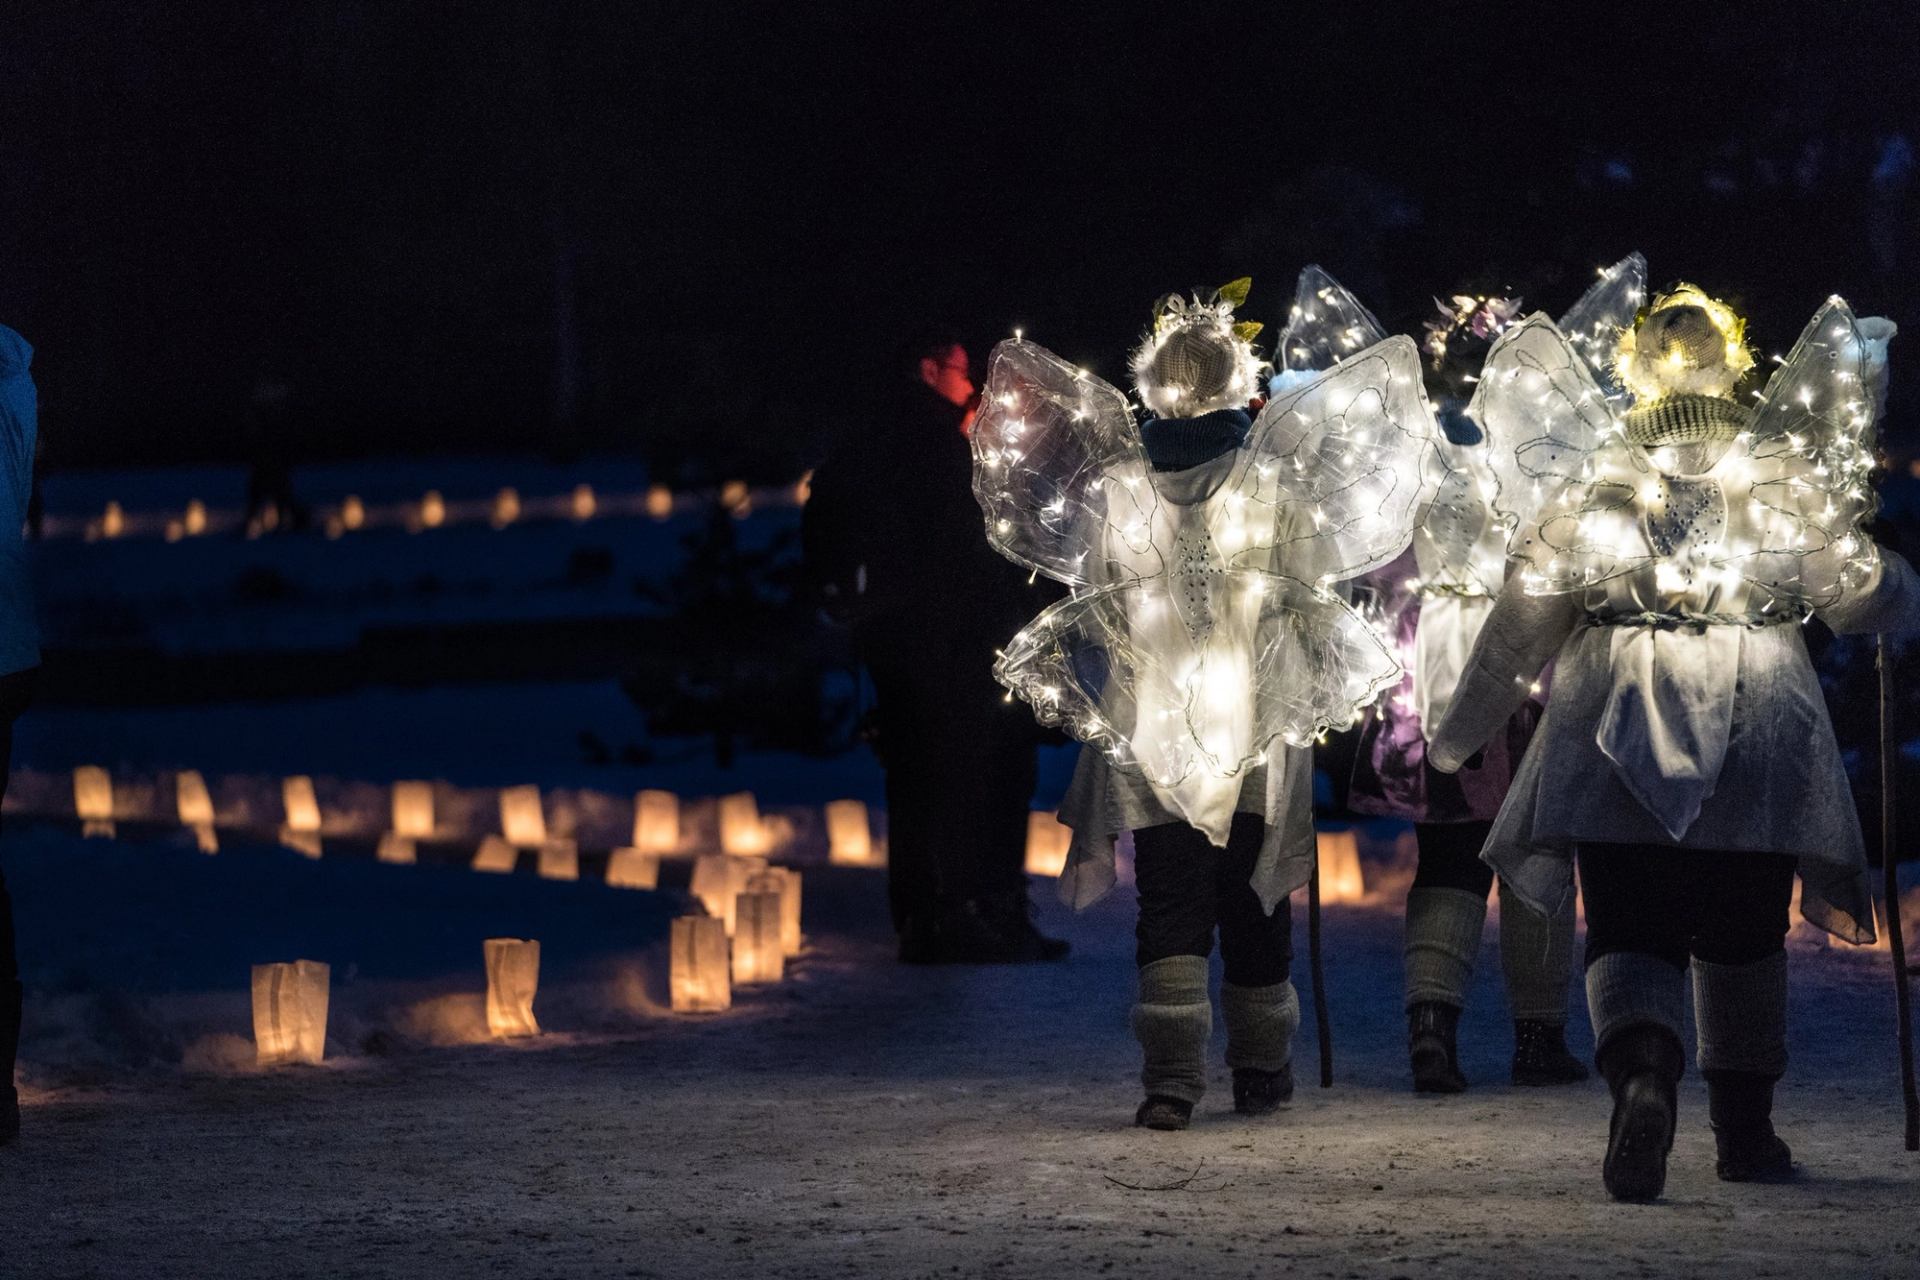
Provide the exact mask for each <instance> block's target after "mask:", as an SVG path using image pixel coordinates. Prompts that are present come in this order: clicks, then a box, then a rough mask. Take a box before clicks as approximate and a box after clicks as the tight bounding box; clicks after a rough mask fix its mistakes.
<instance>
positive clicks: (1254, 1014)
mask: <svg viewBox="0 0 1920 1280" xmlns="http://www.w3.org/2000/svg"><path fill="white" fill-rule="evenodd" d="M1220 1012H1221V1014H1222V1016H1224V1017H1225V1019H1226V1022H1227V1066H1228V1067H1230V1068H1232V1069H1233V1070H1236V1071H1237V1070H1239V1069H1240V1068H1241V1067H1257V1068H1258V1069H1260V1070H1261V1071H1278V1070H1280V1068H1282V1067H1284V1066H1286V1065H1287V1064H1288V1063H1289V1062H1291V1061H1293V1033H1294V1032H1295V1031H1298V1030H1299V1029H1300V996H1299V994H1298V993H1297V992H1295V991H1294V989H1293V984H1292V983H1291V982H1276V983H1274V984H1273V985H1272V986H1270V987H1236V986H1234V985H1233V984H1232V983H1231V982H1223V983H1221V984H1220Z"/></svg>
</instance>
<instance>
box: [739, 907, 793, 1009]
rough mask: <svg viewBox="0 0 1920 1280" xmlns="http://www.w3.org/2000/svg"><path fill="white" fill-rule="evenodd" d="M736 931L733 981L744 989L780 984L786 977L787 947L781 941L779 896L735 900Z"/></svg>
mask: <svg viewBox="0 0 1920 1280" xmlns="http://www.w3.org/2000/svg"><path fill="white" fill-rule="evenodd" d="M736 902H737V906H736V907H735V910H734V918H735V925H734V930H733V980H734V982H735V983H737V984H739V985H741V986H747V985H750V984H752V983H758V982H778V981H780V979H781V978H783V977H785V976H786V954H787V952H786V947H785V946H784V945H783V944H782V942H781V938H780V920H781V915H782V912H781V909H780V894H779V893H778V892H769V893H743V894H741V895H740V896H739V898H738V899H736Z"/></svg>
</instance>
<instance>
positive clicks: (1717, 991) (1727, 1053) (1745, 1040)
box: [1693, 951, 1787, 1079]
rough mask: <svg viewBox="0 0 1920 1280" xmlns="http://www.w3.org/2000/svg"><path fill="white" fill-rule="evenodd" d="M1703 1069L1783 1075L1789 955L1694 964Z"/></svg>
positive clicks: (1784, 1066) (1696, 961)
mask: <svg viewBox="0 0 1920 1280" xmlns="http://www.w3.org/2000/svg"><path fill="white" fill-rule="evenodd" d="M1693 1020H1694V1022H1695V1024H1696V1026H1697V1029H1698V1031H1699V1033H1700V1039H1699V1056H1700V1070H1701V1071H1703V1072H1705V1071H1749V1072H1752V1073H1753V1074H1755V1075H1762V1076H1772V1077H1774V1078H1776V1079H1777V1078H1779V1076H1780V1075H1781V1074H1782V1073H1784V1072H1785V1071H1786V1069H1787V954H1786V952H1784V951H1781V952H1776V953H1774V954H1773V955H1770V956H1768V957H1767V958H1766V959H1765V960H1756V961H1754V962H1753V963H1752V964H1712V963H1710V962H1708V961H1705V960H1695V961H1694V962H1693Z"/></svg>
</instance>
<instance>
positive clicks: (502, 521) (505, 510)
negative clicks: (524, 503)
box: [491, 486, 520, 529]
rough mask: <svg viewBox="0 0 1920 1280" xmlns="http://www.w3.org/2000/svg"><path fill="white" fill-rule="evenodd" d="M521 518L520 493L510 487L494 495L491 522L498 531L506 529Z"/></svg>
mask: <svg viewBox="0 0 1920 1280" xmlns="http://www.w3.org/2000/svg"><path fill="white" fill-rule="evenodd" d="M519 518H520V493H519V491H518V490H516V489H514V488H512V487H511V486H509V487H508V488H505V489H502V490H501V491H500V492H498V493H496V494H494V495H493V515H492V517H491V521H492V524H493V527H494V528H496V529H504V528H506V527H507V526H508V525H510V524H512V523H513V522H514V521H515V520H518V519H519Z"/></svg>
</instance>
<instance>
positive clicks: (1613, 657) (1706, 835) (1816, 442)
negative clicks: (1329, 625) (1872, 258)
mask: <svg viewBox="0 0 1920 1280" xmlns="http://www.w3.org/2000/svg"><path fill="white" fill-rule="evenodd" d="M1742 330H1743V326H1742V325H1741V323H1740V321H1739V320H1738V318H1737V317H1735V316H1734V315H1733V313H1732V312H1731V311H1730V310H1728V309H1727V308H1726V307H1725V305H1724V304H1722V303H1720V302H1718V301H1716V300H1715V299H1712V298H1710V297H1708V296H1706V295H1705V294H1703V293H1701V292H1700V291H1699V290H1697V289H1694V288H1692V287H1691V286H1679V287H1677V288H1676V289H1675V290H1673V291H1671V292H1669V293H1668V294H1666V295H1664V296H1663V297H1661V298H1660V299H1658V300H1656V301H1655V303H1654V304H1653V305H1652V307H1651V308H1650V309H1649V310H1648V311H1647V312H1645V313H1644V318H1642V319H1641V320H1639V322H1638V323H1637V324H1636V325H1635V327H1633V328H1632V329H1630V330H1628V331H1627V332H1626V333H1624V334H1623V335H1622V336H1621V337H1620V339H1619V347H1618V352H1617V357H1616V360H1615V368H1616V371H1617V374H1618V377H1619V380H1620V383H1621V384H1622V388H1623V391H1624V392H1625V394H1626V395H1627V396H1628V397H1630V403H1631V408H1629V409H1628V410H1627V411H1626V412H1625V414H1624V417H1623V418H1616V416H1615V413H1614V411H1613V410H1612V408H1611V407H1610V405H1609V402H1608V398H1607V395H1606V392H1605V389H1604V388H1603V386H1602V385H1601V383H1600V382H1599V381H1597V380H1596V379H1595V378H1594V377H1593V375H1592V372H1591V370H1590V368H1589V366H1588V364H1587V362H1586V361H1585V360H1584V359H1582V358H1581V356H1580V355H1578V354H1576V352H1575V350H1574V348H1573V345H1572V344H1571V343H1570V342H1569V340H1568V339H1567V337H1565V336H1563V335H1562V333H1561V331H1560V330H1559V329H1558V328H1557V327H1556V326H1555V325H1554V324H1553V323H1552V322H1551V321H1549V320H1548V319H1547V318H1546V317H1544V316H1533V317H1531V318H1529V319H1528V320H1527V321H1526V322H1524V323H1523V324H1520V325H1518V326H1516V327H1515V328H1514V329H1512V330H1510V331H1509V332H1508V333H1507V334H1505V335H1504V336H1503V337H1502V338H1501V340H1500V342H1499V343H1497V344H1496V345H1495V348H1494V350H1493V351H1492V352H1491V353H1490V354H1489V356H1488V359H1487V366H1486V370H1485V372H1484V373H1483V375H1482V380H1481V385H1480V392H1479V395H1478V396H1477V397H1476V401H1477V403H1478V405H1479V410H1480V416H1481V420H1482V421H1483V422H1484V423H1485V424H1486V425H1487V427H1488V430H1489V434H1490V435H1491V436H1494V437H1496V438H1505V439H1508V440H1510V441H1513V442H1514V443H1513V444H1512V447H1511V448H1510V449H1508V448H1506V447H1505V446H1502V448H1501V450H1500V452H1501V454H1502V456H1505V457H1510V458H1511V459H1512V464H1513V475H1512V478H1511V479H1512V483H1514V484H1518V485H1521V486H1526V485H1530V484H1538V485H1539V486H1540V488H1541V490H1542V492H1543V494H1544V495H1545V496H1544V499H1543V501H1542V502H1541V503H1540V505H1539V507H1538V508H1537V510H1536V514H1535V516H1534V518H1533V519H1532V520H1531V521H1530V522H1528V523H1527V524H1526V525H1525V526H1523V527H1521V528H1519V529H1518V530H1516V533H1515V537H1514V540H1513V542H1512V544H1511V546H1512V550H1513V551H1514V552H1515V554H1516V556H1517V558H1518V561H1519V567H1518V569H1517V571H1516V572H1515V573H1514V575H1513V576H1512V577H1511V578H1510V579H1509V580H1508V582H1507V584H1506V586H1505V587H1504V588H1503V590H1502V591H1501V594H1500V597H1499V599H1498V600H1497V602H1496V603H1495V605H1494V607H1493V610H1492V613H1491V614H1490V616H1489V617H1488V619H1487V622H1486V625H1485V627H1484V628H1483V630H1482V632H1481V635H1480V637H1479V639H1478V640H1477V641H1476V642H1475V645H1474V649H1473V653H1472V656H1471V657H1470V659H1469V660H1468V664H1467V670H1466V673H1465V674H1464V675H1463V677H1462V678H1461V681H1460V684H1459V688H1458V690H1457V692H1456V694H1455V697H1454V699H1453V702H1452V705H1451V706H1450V708H1449V709H1448V711H1447V713H1446V714H1445V716H1444V717H1443V718H1442V720H1441V722H1440V724H1439V726H1438V728H1437V730H1436V731H1435V732H1434V733H1433V735H1432V738H1431V747H1430V759H1431V760H1432V762H1433V764H1434V766H1435V767H1436V768H1440V769H1443V770H1444V769H1451V768H1457V767H1459V765H1460V764H1461V763H1462V762H1463V761H1464V760H1465V759H1466V758H1467V757H1468V756H1469V755H1471V754H1472V752H1473V751H1474V750H1475V749H1476V748H1477V747H1478V746H1479V745H1480V744H1481V743H1482V742H1484V741H1486V740H1487V739H1488V738H1489V737H1490V736H1492V735H1493V734H1494V733H1496V732H1497V731H1498V730H1499V729H1500V727H1501V726H1502V725H1503V724H1504V723H1505V721H1506V718H1507V716H1508V715H1509V714H1510V713H1511V711H1512V710H1513V708H1514V707H1515V706H1516V705H1518V703H1519V702H1520V700H1521V699H1523V698H1524V697H1525V696H1526V692H1527V687H1528V685H1529V683H1530V682H1531V681H1532V680H1533V679H1534V677H1535V676H1536V675H1537V673H1538V672H1539V671H1540V669H1541V668H1542V667H1543V666H1544V665H1545V664H1546V663H1547V661H1548V660H1549V659H1551V660H1552V661H1553V662H1554V678H1553V689H1552V693H1551V695H1550V697H1549V700H1548V704H1547V711H1546V714H1545V717H1544V719H1543V720H1542V721H1541V724H1540V728H1539V731H1538V733H1537V734H1536V736H1535V738H1534V741H1533V744H1532V746H1531V748H1530V749H1529V750H1528V753H1527V756H1526V758H1525V760H1524V761H1523V762H1522V764H1521V767H1520V770H1519V773H1518V775H1517V776H1516V777H1515V779H1514V784H1513V789H1512V791H1511V792H1510V793H1509V795H1508V797H1507V801H1506V803H1505V805H1504V806H1503V807H1502V809H1501V811H1500V816H1499V818H1498V820H1497V821H1496V822H1495V824H1494V827H1493V831H1492V834H1491V835H1490V837H1489V839H1488V843H1487V848H1486V850H1485V853H1484V856H1485V858H1486V859H1487V860H1488V861H1489V862H1490V863H1492V864H1493V866H1494V867H1495V869H1496V870H1497V871H1498V872H1499V874H1500V876H1501V878H1502V879H1503V880H1506V881H1507V882H1508V883H1510V884H1511V885H1512V886H1513V888H1514V890H1515V891H1516V892H1517V893H1519V894H1520V895H1521V896H1522V897H1524V898H1526V899H1527V900H1528V901H1530V902H1532V903H1534V904H1535V905H1536V906H1538V907H1539V908H1541V909H1543V910H1549V911H1550V910H1553V909H1555V908H1556V907H1558V906H1560V905H1561V904H1562V903H1563V902H1564V901H1565V900H1566V898H1567V897H1568V896H1569V895H1570V894H1571V893H1572V892H1573V876H1572V872H1573V862H1574V860H1575V857H1576V854H1577V857H1578V861H1579V863H1580V868H1581V879H1582V884H1583V887H1584V889H1585V893H1586V903H1587V922H1588V947H1587V995H1588V1006H1589V1010H1590V1012H1591V1015H1592V1018H1593V1025H1594V1032H1595V1037H1596V1040H1597V1042H1598V1050H1599V1051H1598V1060H1599V1065H1600V1068H1601V1070H1602V1072H1603V1074H1605V1075H1606V1076H1607V1078H1608V1083H1609V1084H1610V1085H1611V1086H1612V1088H1613V1092H1614V1098H1615V1110H1614V1123H1613V1131H1612V1137H1611V1140H1610V1143H1609V1147H1608V1154H1607V1161H1606V1170H1605V1174H1606V1181H1607V1185H1608V1188H1609V1190H1610V1191H1612V1192H1613V1194H1614V1195H1615V1196H1616V1197H1618V1198H1622V1199H1651V1198H1653V1197H1655V1196H1657V1195H1658V1194H1659V1191H1660V1189H1661V1187H1662V1185H1663V1184H1664V1179H1665V1168H1666V1152H1667V1150H1668V1148H1669V1147H1670V1145H1671V1141H1672V1130H1673V1122H1674V1097H1675V1094H1674V1086H1675V1084H1676V1083H1677V1081H1678V1079H1679V1076H1680V1073H1681V1070H1682V1066H1683V1062H1684V1058H1683V1054H1682V1050H1681V1041H1680V1033H1681V1028H1682V1009H1683V1004H1684V995H1683V982H1684V976H1685V973H1686V969H1687V967H1688V965H1689V962H1691V966H1692V970H1693V986H1694V1000H1695V1006H1696V1014H1697V1018H1696V1022H1697V1028H1698V1057H1699V1061H1700V1067H1701V1071H1702V1074H1703V1075H1705V1076H1706V1078H1707V1082H1708V1089H1709V1098H1710V1102H1711V1107H1712V1113H1713V1114H1712V1119H1713V1123H1714V1130H1715V1136H1716V1142H1717V1144H1718V1148H1719V1172H1720V1175H1721V1177H1723V1178H1727V1179H1730V1180H1746V1179H1763V1178H1764V1179H1770V1178H1778V1177H1783V1176H1787V1175H1788V1174H1790V1173H1791V1168H1792V1166H1791V1157H1790V1155H1789V1153H1788V1151H1787V1149H1786V1146H1785V1144H1784V1143H1782V1142H1780V1140H1779V1139H1778V1137H1776V1136H1775V1135H1774V1133H1773V1130H1772V1124H1771V1119H1770V1116H1771V1108H1772V1093H1773V1084H1774V1082H1775V1081H1776V1080H1777V1079H1778V1078H1779V1076H1780V1074H1781V1073H1782V1071H1783V1070H1784V1069H1785V1066H1786V1040H1785V1005H1786V956H1785V952H1784V949H1783V940H1784V936H1785V933H1786V929H1787V926H1788V921H1787V905H1788V900H1789V897H1790V894H1791V890H1792V878H1793V872H1794V869H1795V861H1796V860H1797V862H1798V870H1799V874H1800V878H1801V884H1802V895H1801V904H1802V911H1803V913H1804V914H1805V915H1806V917H1807V918H1808V919H1809V920H1811V921H1813V922H1814V923H1816V924H1819V925H1821V926H1822V927H1824V928H1826V929H1828V930H1829V931H1831V932H1833V933H1835V934H1837V935H1838V936H1840V937H1842V938H1845V939H1848V940H1851V941H1865V940H1869V939H1871V938H1872V936H1873V915H1872V905H1871V902H1872V900H1871V894H1870V889H1869V885H1868V881H1867V875H1866V857H1865V851H1864V849H1863V847H1862V842H1861V837H1860V828H1859V823H1858V819H1857V818H1856V816H1855V813H1854V809H1853V806H1852V803H1851V801H1850V799H1849V796H1848V790H1847V780H1846V774H1845V772H1844V771H1843V769H1842V767H1841V762H1840V757H1839V752H1838V750H1837V749H1836V747H1835V745H1834V739H1833V731H1832V727H1831V725H1830V724H1829V722H1828V719H1827V713H1826V709H1825V705H1824V703H1823V701H1822V698H1821V694H1820V688H1819V685H1818V683H1817V681H1816V678H1815V675H1814V672H1813V667H1812V664H1811V663H1810V662H1809V660H1808V657H1807V651H1806V645H1805V642H1804V640H1803V639H1802V636H1801V632H1800V626H1799V625H1798V624H1800V623H1801V622H1803V621H1804V620H1805V619H1806V618H1807V617H1808V616H1809V615H1816V616H1818V617H1820V618H1821V620H1822V621H1824V622H1826V623H1827V624H1828V625H1829V626H1831V627H1832V628H1833V629H1834V630H1835V631H1839V632H1850V631H1883V630H1906V629H1910V628H1912V627H1914V626H1915V625H1916V624H1920V581H1916V580H1915V578H1914V575H1913V571H1912V570H1911V569H1910V568H1909V567H1908V566H1907V564H1906V562H1905V561H1903V560H1901V559H1900V558H1899V557H1898V556H1896V555H1893V554H1892V553H1890V552H1885V551H1882V550H1879V549H1877V548H1876V547H1875V546H1874V545H1873V543H1872V541H1871V539H1870V538H1869V537H1868V536H1867V533H1866V530H1865V528H1864V524H1865V521H1866V520H1867V519H1868V518H1869V517H1870V516H1871V514H1872V510H1873V496H1872V490H1871V488H1870V486H1869V484H1868V473H1869V470H1870V468H1871V466H1872V461H1873V459H1872V444H1873V436H1872V428H1873V422H1874V418H1875V413H1876V408H1877V405H1876V401H1877V400H1878V399H1879V397H1880V396H1881V395H1882V394H1883V389H1884V386H1885V347H1886V340H1887V339H1888V338H1890V337H1891V334H1892V326H1891V325H1889V324H1887V323H1886V322H1885V321H1878V320H1870V321H1865V322H1856V321H1855V319H1854V317H1853V315H1852V313H1851V311H1850V310H1849V309H1848V308H1847V305H1846V304H1845V303H1844V302H1842V301H1841V300H1840V299H1838V298H1835V299H1832V300H1830V301H1829V302H1828V303H1827V305H1826V306H1825V307H1823V308H1822V309H1821V310H1820V312H1819V313H1818V314H1817V315H1815V317H1814V318H1813V321H1812V323H1810V324H1809V325H1808V327H1807V329H1806V332H1805V333H1804V334H1803V335H1802V336H1801V338H1800V341H1799V343H1798V344H1797V345H1796V346H1795V347H1794V349H1793V352H1792V354H1791V355H1790V356H1789V357H1788V359H1787V360H1786V362H1785V363H1784V365H1783V366H1782V367H1781V368H1780V369H1779V370H1778V371H1777V372H1776V373H1775V375H1774V376H1773V378H1772V380H1771V381H1770V382H1769V383H1768V385H1767V388H1766V390H1765V391H1764V393H1762V394H1761V396H1760V397H1759V404H1758V408H1757V409H1754V410H1748V409H1747V408H1746V407H1745V406H1743V405H1741V404H1740V403H1738V402H1737V401H1736V400H1734V399H1733V398H1732V389H1733V385H1734V382H1735V381H1736V380H1737V378H1738V376H1739V374H1740V373H1741V372H1742V371H1743V370H1744V369H1745V368H1746V367H1748V366H1749V365H1750V364H1751V363H1752V357H1751V355H1750V354H1749V353H1748V351H1747V349H1746V346H1745V343H1744V340H1743V332H1742ZM1596 438H1597V439H1598V441H1599V443H1598V444H1597V446H1593V447H1589V444H1588V442H1589V441H1591V440H1593V439H1596ZM1506 483H1507V482H1506V481H1504V480H1503V488H1504V487H1505V484H1506Z"/></svg>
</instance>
